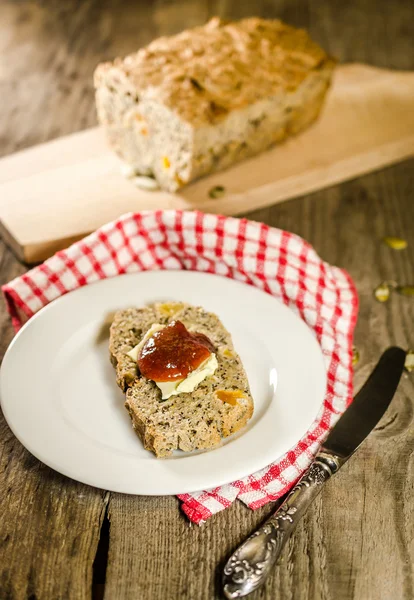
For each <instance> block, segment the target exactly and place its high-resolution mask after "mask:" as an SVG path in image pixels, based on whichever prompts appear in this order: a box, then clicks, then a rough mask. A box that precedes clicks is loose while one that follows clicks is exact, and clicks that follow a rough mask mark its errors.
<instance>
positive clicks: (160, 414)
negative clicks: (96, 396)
mask: <svg viewBox="0 0 414 600" xmlns="http://www.w3.org/2000/svg"><path fill="white" fill-rule="evenodd" d="M174 319H177V320H180V321H181V322H182V323H184V325H185V326H186V327H187V329H188V330H190V331H197V332H200V333H204V334H205V335H207V336H208V337H209V338H210V340H211V341H212V342H213V344H214V346H215V348H216V357H217V361H218V368H217V370H216V372H215V373H214V375H212V376H210V377H207V378H206V379H205V380H204V381H202V382H201V383H200V384H199V385H198V387H197V388H196V389H195V390H194V391H193V392H191V393H182V394H179V395H178V396H172V397H170V398H168V399H167V400H161V392H160V390H159V388H158V387H157V386H156V384H155V383H154V382H153V381H151V380H148V379H146V378H144V377H142V376H141V374H140V373H139V370H138V368H137V365H136V362H135V361H134V360H133V359H132V358H130V357H129V356H128V355H127V352H129V350H131V349H132V348H133V347H134V346H136V345H137V344H138V343H139V342H140V341H141V340H142V338H143V337H144V335H145V333H146V332H147V331H148V329H149V328H150V327H151V325H153V324H154V323H161V324H167V323H169V322H171V321H172V320H174ZM109 349H110V354H111V361H112V364H113V365H114V367H115V368H116V373H117V383H118V385H119V386H120V388H121V389H122V390H123V391H124V392H125V393H126V401H125V406H126V408H127V410H128V412H129V414H130V416H131V419H132V425H133V427H134V429H135V431H136V433H137V434H138V435H139V437H140V438H141V440H142V442H143V444H144V447H145V448H146V449H147V450H151V451H152V452H154V453H155V454H156V455H157V456H158V457H165V456H168V455H170V454H171V453H172V452H173V450H176V449H180V450H184V451H187V452H188V451H191V450H196V449H205V448H213V447H214V446H217V445H218V444H220V442H221V440H222V439H223V438H225V437H227V436H229V435H231V434H232V433H235V432H236V431H238V430H239V429H241V428H242V427H244V426H245V425H246V423H247V421H248V420H249V419H250V417H251V416H252V414H253V399H252V396H251V393H250V389H249V383H248V380H247V375H246V373H245V371H244V368H243V365H242V362H241V360H240V358H239V356H238V355H237V353H236V352H235V351H234V348H233V343H232V340H231V336H230V334H229V332H228V331H227V330H226V329H225V328H224V327H223V325H222V323H221V322H220V320H219V318H218V317H217V316H216V315H214V314H212V313H209V312H206V311H205V310H204V309H203V308H200V307H195V306H191V305H189V304H184V303H168V304H166V303H164V304H159V303H158V304H152V305H149V306H146V307H144V308H128V309H125V310H120V311H118V312H117V313H116V314H115V317H114V320H113V323H112V326H111V331H110V342H109ZM223 392H226V393H223ZM227 392H229V393H227ZM220 398H225V400H222V399H220Z"/></svg>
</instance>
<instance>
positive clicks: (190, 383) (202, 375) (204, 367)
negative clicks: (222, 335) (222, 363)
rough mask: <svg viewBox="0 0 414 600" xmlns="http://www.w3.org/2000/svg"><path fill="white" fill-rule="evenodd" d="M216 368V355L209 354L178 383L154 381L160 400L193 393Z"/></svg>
mask: <svg viewBox="0 0 414 600" xmlns="http://www.w3.org/2000/svg"><path fill="white" fill-rule="evenodd" d="M217 367H218V364H217V358H216V355H215V354H211V355H210V357H209V358H208V359H207V360H205V361H204V362H203V363H201V365H200V366H199V367H197V369H195V370H194V371H191V373H189V374H188V375H187V377H186V378H185V379H181V380H179V381H156V382H155V383H156V385H157V386H158V387H159V388H160V390H161V393H162V399H163V400H167V398H169V397H170V396H177V395H178V394H181V393H185V394H188V393H190V392H192V391H194V390H195V389H196V387H197V386H198V385H200V383H201V382H202V381H204V379H206V377H210V375H213V374H214V371H215V370H216V369H217Z"/></svg>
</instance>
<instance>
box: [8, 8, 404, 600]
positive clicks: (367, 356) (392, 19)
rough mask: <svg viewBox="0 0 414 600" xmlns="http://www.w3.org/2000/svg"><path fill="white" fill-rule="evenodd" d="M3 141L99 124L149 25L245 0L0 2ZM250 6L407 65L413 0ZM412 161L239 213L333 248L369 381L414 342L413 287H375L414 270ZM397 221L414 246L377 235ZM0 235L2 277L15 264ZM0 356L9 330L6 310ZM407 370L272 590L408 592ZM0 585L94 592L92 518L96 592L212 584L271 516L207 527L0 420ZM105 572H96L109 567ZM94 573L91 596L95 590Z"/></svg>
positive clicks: (24, 142) (210, 593)
mask: <svg viewBox="0 0 414 600" xmlns="http://www.w3.org/2000/svg"><path fill="white" fill-rule="evenodd" d="M0 11H1V19H0V61H1V62H0V90H1V94H2V111H1V112H0V155H4V154H8V153H11V152H14V151H17V150H20V149H22V148H24V147H27V146H30V145H34V144H37V143H40V142H42V141H46V140H48V139H52V138H54V137H57V136H60V135H64V134H67V133H70V132H73V131H76V130H79V129H83V128H85V127H89V126H93V125H94V124H95V123H96V119H95V110H94V105H93V88H92V81H91V74H92V72H93V69H94V67H95V65H96V64H97V63H98V62H99V61H101V60H103V59H110V58H112V57H113V56H115V55H118V54H119V55H123V54H126V53H127V52H130V51H132V50H134V49H135V48H136V47H137V46H139V45H143V44H145V43H147V42H148V41H150V39H152V38H153V37H155V36H156V35H159V34H169V33H174V32H176V31H178V30H179V29H182V28H184V27H188V26H192V25H195V24H197V23H201V22H202V21H204V20H205V19H207V18H208V16H211V15H212V14H220V15H221V16H223V17H232V18H239V17H242V16H247V15H249V14H251V12H252V4H251V2H249V1H248V0H239V1H238V2H237V3H235V2H229V1H228V0H209V1H207V0H176V1H175V2H171V1H165V0H151V1H147V2H135V3H126V2H122V0H102V1H100V0H67V1H66V2H65V3H55V2H51V1H50V0H49V1H45V2H28V1H26V0H23V1H22V2H19V3H12V2H8V1H6V0H0ZM255 11H256V12H257V14H261V15H263V16H280V17H281V18H284V19H285V20H287V21H289V22H291V23H292V24H294V25H298V26H305V27H307V28H308V29H309V30H310V32H311V34H312V35H313V37H314V38H315V39H316V40H317V41H319V42H320V43H321V44H323V45H324V46H326V47H327V48H329V49H330V50H331V52H333V53H334V54H335V55H336V56H338V58H340V59H341V60H343V61H352V60H356V61H360V62H367V63H372V64H375V65H377V66H381V67H386V68H387V67H388V68H389V67H391V68H397V69H413V68H414V52H413V39H414V35H413V22H414V19H413V7H412V2H411V0H398V1H396V2H393V3H389V2H386V1H385V0H381V1H378V0H365V2H364V3H360V2H358V0H350V1H349V2H346V3H344V2H342V0H330V1H329V2H324V3H316V2H313V3H310V2H306V0H293V1H292V0H277V1H276V2H269V1H268V0H261V1H258V2H256V3H255ZM413 167H414V161H412V160H411V161H406V162H404V163H401V164H399V165H396V166H394V167H392V168H388V169H386V170H383V171H381V172H379V173H376V174H371V175H367V176H364V177H363V178H360V179H358V180H356V181H352V182H349V183H347V184H344V185H341V186H336V187H333V188H330V189H328V190H324V191H321V192H318V193H316V194H313V195H310V196H306V197H304V198H301V199H297V200H292V201H290V202H287V203H284V204H280V205H278V206H275V207H271V208H267V209H264V210H261V211H257V212H255V213H253V214H250V215H249V217H251V218H254V219H256V220H261V221H264V222H266V223H268V224H270V225H274V226H278V227H282V228H285V229H289V230H291V231H294V232H296V233H298V234H300V235H302V236H303V237H305V238H306V239H308V240H309V241H310V242H311V243H312V244H313V245H314V246H315V248H316V250H317V251H318V253H319V254H320V255H321V256H322V257H323V258H324V259H325V260H327V261H329V262H332V263H335V264H338V265H339V266H342V267H345V268H347V269H348V270H349V272H350V273H351V275H352V276H353V278H354V279H355V282H356V284H357V287H358V291H359V293H360V300H361V310H360V317H359V322H358V327H357V331H356V344H357V346H358V348H359V350H360V352H361V361H360V363H359V365H358V367H357V370H356V376H355V381H356V385H357V386H359V385H361V384H362V382H363V380H364V379H365V378H366V376H367V375H368V373H369V371H370V369H371V368H372V366H373V365H374V363H375V361H376V359H377V358H378V356H379V354H380V352H381V351H382V350H383V349H385V348H386V347H387V346H388V345H389V344H400V345H402V346H403V347H408V346H409V345H411V346H414V339H413V327H412V323H413V322H414V318H413V317H414V314H413V311H414V302H413V300H412V299H410V298H402V297H399V296H395V297H393V298H392V299H391V301H390V302H389V303H387V304H384V305H382V304H378V303H376V302H375V300H374V299H373V296H372V290H373V288H374V287H375V285H376V284H377V283H379V282H380V281H381V280H383V279H386V278H393V279H394V278H395V279H397V280H398V281H401V282H406V283H413V281H412V279H413V277H414V272H413V271H414V270H413V264H414V254H413V253H414V214H413V210H414V203H413V200H412V189H413V188H414V185H413V184H414V168H413ZM384 235H400V236H402V237H404V238H405V239H407V240H409V242H410V245H409V247H408V248H407V249H406V250H404V251H401V252H395V251H392V250H391V249H389V248H387V247H386V246H384V245H382V244H381V238H382V237H383V236H384ZM23 271H24V267H22V266H21V265H19V263H18V262H17V260H16V259H15V258H14V257H13V256H12V255H11V253H10V252H9V251H8V250H6V249H5V248H4V244H2V243H1V244H0V280H1V282H5V281H7V280H8V279H10V278H11V277H13V276H15V275H17V274H19V273H22V272H23ZM0 330H1V338H0V340H1V341H0V356H2V355H3V354H4V351H5V349H6V346H7V344H8V343H9V341H10V340H11V338H12V330H11V326H10V323H9V320H8V317H7V315H6V313H5V309H4V307H3V306H2V307H1V308H0ZM413 379H414V378H413V376H412V375H410V376H409V375H405V376H404V378H403V381H402V384H401V386H400V388H399V390H398V393H397V395H396V398H395V400H394V402H393V404H392V405H391V407H390V409H389V411H388V412H387V414H386V415H385V416H384V418H383V420H382V422H381V423H380V425H379V427H377V430H376V431H375V433H374V434H373V435H372V436H371V438H370V439H369V440H368V441H367V442H366V444H365V445H364V446H363V447H362V448H361V450H360V451H359V452H358V455H357V456H356V457H355V458H354V459H353V460H351V461H350V462H349V463H348V464H347V465H346V466H345V467H344V468H343V469H342V470H341V472H340V473H339V474H338V476H336V477H335V479H334V480H332V481H330V482H329V483H328V484H327V486H326V488H325V490H324V491H323V493H322V495H321V496H320V498H319V499H318V500H317V501H316V502H315V504H314V506H313V507H312V509H311V510H310V511H309V513H308V514H307V515H306V517H305V518H304V519H303V521H302V522H301V523H300V524H299V526H298V529H297V531H296V533H295V535H294V537H293V538H292V539H291V540H290V542H289V544H288V546H287V548H286V550H285V552H284V556H283V563H282V564H281V566H280V567H279V568H278V569H276V570H275V574H274V576H273V577H272V578H271V579H270V580H269V581H268V583H267V585H266V587H265V589H263V590H261V591H259V592H257V593H256V594H255V595H254V596H252V600H254V598H256V599H258V598H262V599H265V600H273V598H276V597H277V598H280V600H296V599H297V600H302V599H308V600H311V599H312V600H320V599H323V600H349V599H351V598H353V599H355V600H389V599H390V598H396V599H398V600H400V598H401V599H403V600H411V598H412V597H414V589H413V569H412V565H413V564H414V555H413V552H414V548H413V546H412V539H414V530H413V518H412V513H413V510H412V509H413V501H412V498H413V487H414V474H413V470H412V468H411V469H410V465H411V466H412V462H411V463H410V460H411V457H412V452H413V449H414V432H413V412H414V407H413V400H412V398H413V397H414V393H413V392H414V389H413ZM0 457H1V458H0V512H1V513H2V518H1V519H0V598H2V599H3V598H7V599H9V598H10V599H13V600H14V599H20V598H22V599H24V598H29V597H30V598H31V599H32V600H34V599H35V598H36V599H37V600H43V599H45V600H49V599H50V598H80V599H83V598H90V596H91V587H92V570H93V563H94V557H95V553H96V551H97V546H98V539H99V536H100V530H101V525H102V524H104V527H103V531H102V539H101V542H102V543H101V545H100V548H101V551H100V554H101V556H100V559H99V561H98V562H99V563H100V564H101V569H103V570H104V569H105V562H106V556H105V554H106V548H105V536H106V535H107V534H108V532H107V528H106V527H105V524H107V523H108V519H109V525H110V530H109V556H108V566H107V571H106V585H105V591H104V593H105V598H106V600H114V599H116V600H124V599H130V598H131V599H132V598H134V599H136V598H145V599H146V600H158V599H161V598H162V599H163V600H169V599H171V600H176V599H178V598H179V599H180V600H181V599H183V600H196V599H197V600H198V599H200V600H203V599H210V598H219V597H220V594H219V590H220V586H219V577H220V573H221V569H222V566H223V562H224V561H225V559H226V558H227V556H228V555H229V553H230V552H231V551H232V550H233V549H234V548H235V547H236V546H237V545H238V544H239V543H240V542H241V541H242V540H243V539H244V537H245V536H246V535H248V534H249V533H250V532H251V530H252V529H254V527H256V526H257V525H258V524H260V522H261V521H262V520H263V519H264V518H265V517H266V516H267V515H268V514H269V512H270V511H271V510H272V509H273V507H272V506H266V507H264V508H262V509H261V510H259V511H256V512H252V511H250V510H249V509H247V508H246V507H244V506H243V505H242V504H241V503H239V502H238V503H235V504H234V505H233V506H232V507H231V508H230V509H228V510H226V511H224V512H222V513H220V514H219V515H216V516H215V517H214V518H212V519H211V520H210V521H209V522H207V523H206V524H205V525H203V526H202V527H197V526H190V525H189V524H188V521H187V520H186V519H185V517H184V516H183V515H182V514H181V513H180V511H179V508H178V501H177V500H176V499H175V498H172V497H162V498H151V497H131V496H124V495H122V494H106V493H105V492H102V491H99V490H94V489H92V488H89V487H87V486H83V485H81V484H77V483H75V482H73V481H71V480H69V479H67V478H65V477H63V476H60V475H58V474H57V473H55V472H53V471H52V470H50V469H49V468H47V467H45V466H43V465H41V464H40V463H39V462H38V461H36V460H35V459H34V458H33V457H31V455H30V454H29V453H28V452H27V451H26V450H24V449H23V448H22V446H21V445H20V444H19V443H18V442H17V440H16V439H15V438H14V436H13V435H12V433H11V432H10V430H9V429H8V427H7V425H6V424H5V422H4V420H3V417H1V418H0ZM103 575H104V573H103V572H100V573H99V572H98V573H97V577H96V580H97V581H98V582H100V581H102V577H103ZM102 593H103V591H102V590H100V591H99V593H98V591H97V589H96V587H95V597H100V596H101V595H102Z"/></svg>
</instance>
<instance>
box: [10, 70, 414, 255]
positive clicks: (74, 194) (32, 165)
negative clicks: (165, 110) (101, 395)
mask: <svg viewBox="0 0 414 600" xmlns="http://www.w3.org/2000/svg"><path fill="white" fill-rule="evenodd" d="M413 98H414V73H413V72H397V71H388V70H382V69H377V68H374V67H368V66H365V65H358V64H350V65H343V66H340V67H339V68H338V69H337V71H336V74H335V78H334V82H333V86H332V89H331V91H330V93H329V96H328V99H327V103H326V105H325V107H324V110H323V113H322V115H321V117H320V119H319V120H318V122H317V123H316V124H315V125H313V126H312V127H311V128H310V129H308V130H307V131H305V132H304V133H302V134H300V135H298V136H297V137H295V138H292V139H289V140H288V141H287V142H285V143H283V144H281V145H279V146H276V147H274V148H273V149H271V150H269V151H268V152H265V153H263V154H261V155H260V156H257V157H255V158H252V159H249V160H247V161H244V162H243V163H240V164H238V165H236V166H234V167H231V168H230V169H228V170H226V171H222V172H220V173H216V174H214V175H211V176H208V177H205V178H203V179H201V180H200V181H197V182H196V183H194V184H191V185H189V186H187V187H186V188H184V189H183V190H182V191H180V192H179V193H178V194H170V193H167V192H162V191H156V192H149V191H143V190H140V189H137V188H136V187H135V186H134V185H133V183H132V182H131V181H130V180H127V179H125V178H124V177H123V176H122V175H121V173H120V165H121V163H120V161H119V160H118V158H117V157H116V156H115V155H114V154H113V153H112V152H111V151H110V150H109V149H108V147H107V145H106V143H105V140H104V136H103V132H102V131H101V130H100V129H99V128H94V129H89V130H87V131H83V132H81V133H75V134H73V135H70V136H67V137H64V138H60V139H58V140H54V141H52V142H48V143H46V144H42V145H40V146H36V147H34V148H30V149H28V150H24V151H22V152H19V153H17V154H14V155H12V156H9V157H6V158H4V159H2V160H0V228H1V231H2V235H3V237H4V238H5V239H6V241H7V242H8V243H9V245H10V246H11V247H12V248H13V249H14V251H15V252H16V253H17V255H18V256H19V258H21V259H22V260H24V261H26V262H28V263H33V262H37V261H41V260H44V259H45V258H47V257H48V256H50V255H51V254H53V253H54V252H55V251H56V250H59V249H61V248H64V247H65V246H67V245H68V244H69V243H71V242H72V241H74V240H76V239H79V238H80V237H82V236H84V235H85V234H87V233H89V232H91V231H93V230H94V229H96V228H97V227H99V226H100V225H102V224H104V223H106V222H108V221H110V220H112V219H114V218H116V217H118V216H119V215H121V214H123V213H126V212H129V211H138V210H143V209H151V208H182V209H195V208H197V209H200V210H203V211H206V212H215V213H223V214H235V215H236V214H240V213H243V212H246V211H248V210H253V209H257V208H260V207H264V206H267V205H271V204H275V203H277V202H282V201H283V200H287V199H289V198H293V197H295V196H299V195H301V194H305V193H309V192H312V191H315V190H318V189H320V188H323V187H326V186H329V185H332V184H335V183H338V182H340V181H344V180H346V179H350V178H352V177H356V176H358V175H361V174H362V173H366V172H368V171H372V170H374V169H378V168H380V167H383V166H384V165H388V164H391V163H394V162H397V161H399V160H402V159H404V158H407V157H409V156H413V155H414V105H413ZM215 185H222V186H224V187H225V190H226V193H225V195H224V196H223V197H221V198H219V199H211V198H210V197H209V190H210V189H211V188H212V187H214V186H215Z"/></svg>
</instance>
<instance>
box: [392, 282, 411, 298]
mask: <svg viewBox="0 0 414 600" xmlns="http://www.w3.org/2000/svg"><path fill="white" fill-rule="evenodd" d="M395 291H396V292H398V293H399V294H401V295H402V296H414V285H397V287H396V288H395Z"/></svg>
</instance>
